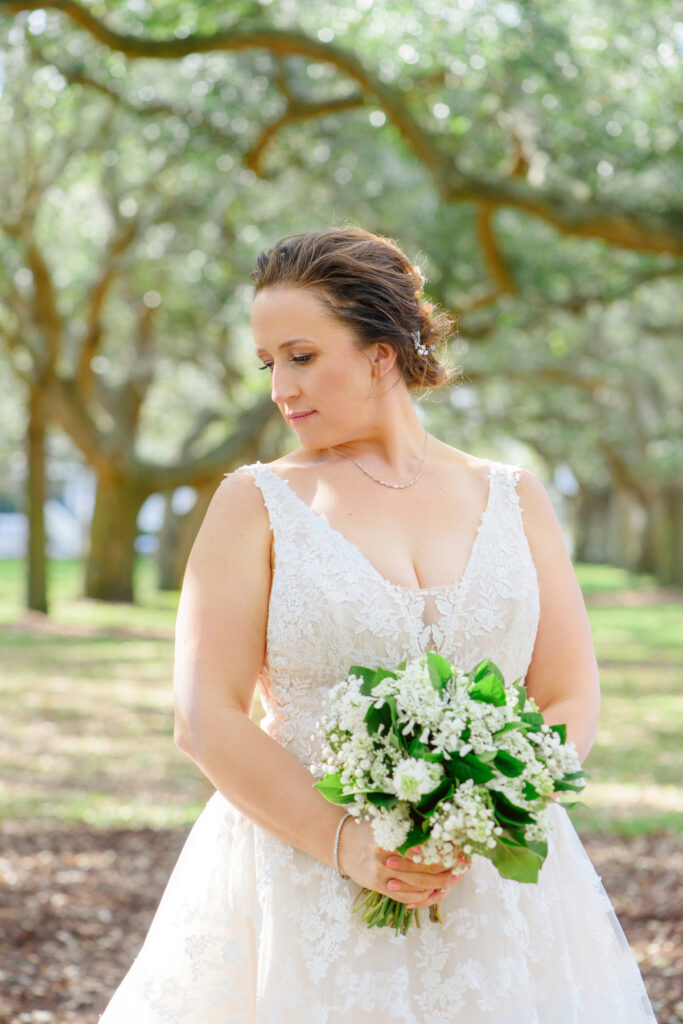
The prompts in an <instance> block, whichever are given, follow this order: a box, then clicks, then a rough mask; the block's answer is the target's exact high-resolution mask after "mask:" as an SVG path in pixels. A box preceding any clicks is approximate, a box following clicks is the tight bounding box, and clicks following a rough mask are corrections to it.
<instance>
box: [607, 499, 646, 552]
mask: <svg viewBox="0 0 683 1024" xmlns="http://www.w3.org/2000/svg"><path fill="white" fill-rule="evenodd" d="M644 518H645V517H644V515H643V511H642V507H641V505H640V502H639V501H638V500H637V499H636V498H635V496H634V495H633V493H632V492H631V491H630V490H627V489H626V488H624V487H621V486H619V484H618V483H617V484H615V486H614V490H613V491H612V493H611V495H610V500H609V509H608V522H607V527H608V532H607V537H606V551H605V555H606V559H605V560H606V561H607V562H609V564H610V565H618V566H619V567H620V568H622V569H628V570H629V572H636V571H637V568H638V559H639V555H640V548H641V535H642V529H643V522H644Z"/></svg>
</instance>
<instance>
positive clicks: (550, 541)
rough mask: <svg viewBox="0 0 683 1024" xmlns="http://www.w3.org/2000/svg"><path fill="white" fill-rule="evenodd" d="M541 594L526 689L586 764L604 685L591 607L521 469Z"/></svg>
mask: <svg viewBox="0 0 683 1024" xmlns="http://www.w3.org/2000/svg"><path fill="white" fill-rule="evenodd" d="M517 493H518V495H519V499H520V503H521V506H522V515H523V520H524V527H525V531H526V536H527V540H528V542H529V547H530V549H531V556H532V558H533V560H534V564H535V566H536V573H537V576H538V586H539V592H540V618H539V624H538V633H537V635H536V643H535V645H534V652H533V656H532V658H531V664H530V665H529V670H528V672H527V675H526V688H527V692H528V693H529V696H531V697H533V698H534V700H535V701H536V703H537V704H538V706H539V709H540V710H541V711H542V712H543V716H544V718H545V720H546V722H548V724H549V725H554V724H558V723H560V722H566V724H567V739H568V740H572V741H573V742H574V744H575V746H576V749H577V752H578V755H579V759H580V760H581V761H583V760H584V759H585V758H586V757H587V755H588V753H589V751H590V749H591V747H592V746H593V743H594V742H595V735H596V731H597V723H598V715H599V711H600V684H599V679H598V666H597V661H596V658H595V650H594V647H593V639H592V637H591V631H590V625H589V623H588V616H587V614H586V606H585V604H584V601H583V596H582V594H581V590H580V589H579V584H578V581H577V579H576V574H575V572H574V567H573V565H572V562H571V558H570V557H569V552H568V550H567V545H566V543H565V540H564V536H563V534H562V530H561V527H560V524H559V522H558V520H557V516H556V515H555V511H554V509H553V506H552V504H551V502H550V498H549V497H548V495H547V493H546V491H545V488H544V487H543V485H542V484H541V482H540V481H539V480H538V478H537V477H536V476H534V474H533V473H530V472H529V471H528V470H520V472H519V483H518V485H517Z"/></svg>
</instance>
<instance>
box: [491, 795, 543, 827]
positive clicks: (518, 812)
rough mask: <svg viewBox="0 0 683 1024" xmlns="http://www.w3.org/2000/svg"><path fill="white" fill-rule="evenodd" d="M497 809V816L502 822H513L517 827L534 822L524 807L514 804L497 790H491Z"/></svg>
mask: <svg viewBox="0 0 683 1024" xmlns="http://www.w3.org/2000/svg"><path fill="white" fill-rule="evenodd" d="M489 792H490V793H491V798H492V800H493V806H494V807H495V811H496V816H497V817H500V818H501V820H504V821H511V822H513V823H514V824H515V825H530V824H531V823H532V821H533V820H534V819H533V817H532V816H531V815H530V814H529V812H528V811H525V810H524V808H523V807H518V806H517V804H513V803H512V802H511V801H510V800H508V798H507V797H506V796H504V795H503V794H502V793H499V792H498V790H497V789H491V790H489Z"/></svg>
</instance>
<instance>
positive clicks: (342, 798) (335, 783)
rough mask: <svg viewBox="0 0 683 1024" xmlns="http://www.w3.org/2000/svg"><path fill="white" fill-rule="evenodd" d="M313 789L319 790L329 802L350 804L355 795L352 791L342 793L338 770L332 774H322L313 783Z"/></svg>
mask: <svg viewBox="0 0 683 1024" xmlns="http://www.w3.org/2000/svg"><path fill="white" fill-rule="evenodd" d="M313 788H314V789H318V790H320V792H321V793H322V795H323V796H324V797H325V799H326V800H329V801H330V803H331V804H350V803H353V801H354V799H355V797H354V795H353V794H352V793H344V791H343V790H342V784H341V776H340V774H339V772H336V773H335V774H334V775H331V774H328V775H324V776H323V777H322V779H318V781H317V782H315V783H314V784H313Z"/></svg>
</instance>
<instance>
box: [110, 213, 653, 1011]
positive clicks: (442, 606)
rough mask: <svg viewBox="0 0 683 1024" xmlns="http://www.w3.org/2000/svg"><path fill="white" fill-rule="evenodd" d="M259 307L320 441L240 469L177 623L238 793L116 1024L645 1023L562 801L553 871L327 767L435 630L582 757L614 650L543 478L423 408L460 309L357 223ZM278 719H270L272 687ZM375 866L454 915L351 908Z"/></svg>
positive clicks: (171, 887) (200, 834) (607, 910)
mask: <svg viewBox="0 0 683 1024" xmlns="http://www.w3.org/2000/svg"><path fill="white" fill-rule="evenodd" d="M252 277H253V279H254V283H255V289H256V294H255V299H254V303H253V312H252V323H253V335H254V340H255V348H256V354H257V356H258V357H259V359H260V360H261V366H262V368H263V370H264V372H265V373H267V374H268V375H269V376H270V382H271V389H272V399H273V401H274V402H275V403H276V404H277V406H278V408H279V410H280V412H281V413H282V415H283V417H284V418H285V419H286V420H287V422H288V423H289V425H290V426H291V428H292V430H293V431H294V432H295V434H296V437H297V440H298V442H299V447H298V448H297V449H296V450H295V451H294V452H292V453H291V454H289V455H286V456H285V457H284V458H281V459H276V460H275V461H274V462H272V463H269V464H262V463H260V462H257V463H254V464H252V465H249V466H244V467H242V468H241V469H240V470H237V471H235V472H234V473H231V474H229V475H228V476H227V479H225V480H224V481H223V483H222V484H221V485H220V486H219V487H218V489H217V491H216V494H215V495H214V497H213V500H212V502H211V505H210V507H209V509H208V511H207V514H206V517H205V519H204V522H203V524H202V526H201V529H200V531H199V534H198V536H197V539H196V541H195V544H194V547H193V549H192V553H191V555H190V559H189V562H188V566H187V571H186V574H185V579H184V582H183V588H182V593H181V597H180V604H179V609H178V619H177V626H176V649H175V696H176V731H175V738H176V743H177V745H178V746H179V748H180V749H181V750H182V751H183V752H185V753H186V754H187V755H189V756H190V757H191V758H192V759H193V761H195V762H196V764H197V765H198V766H199V767H200V768H201V770H202V771H203V772H204V773H205V774H206V775H207V776H208V778H209V779H210V780H211V782H212V783H213V785H214V786H215V789H216V792H215V794H214V796H213V797H212V798H211V799H210V800H209V802H208V804H207V806H206V808H205V809H204V811H203V812H202V814H201V815H200V817H199V819H198V821H197V822H196V824H195V826H194V828H193V829H192V831H191V833H190V835H189V837H188V839H187V842H186V844H185V847H184V848H183V851H182V853H181V855H180V858H179V860H178V863H177V865H176V867H175V869H174V871H173V874H172V876H171V879H170V881H169V884H168V887H167V889H166V892H165V893H164V896H163V899H162V901H161V903H160V906H159V908H158V911H157V914H156V916H155V918H154V921H153V923H152V926H151V928H150V931H149V933H148V935H147V938H146V940H145V943H144V945H143V947H142V949H141V951H140V953H139V955H138V957H137V958H136V960H135V962H134V963H133V965H132V967H131V969H130V970H129V972H128V974H127V975H126V977H125V979H124V980H123V981H122V983H121V985H120V986H119V988H118V989H117V991H116V993H115V994H114V996H113V998H112V1000H111V1002H110V1003H109V1006H108V1007H107V1009H106V1011H105V1013H104V1015H103V1017H102V1022H103V1024H131V1022H134V1024H363V1022H371V1021H372V1022H373V1024H389V1022H401V1024H453V1022H455V1021H458V1022H460V1021H461V1022H463V1024H484V1022H487V1024H605V1022H606V1021H609V1022H615V1024H616V1022H617V1021H618V1022H619V1024H641V1022H653V1021H654V1020H655V1018H654V1015H653V1013H652V1009H651V1007H650V1003H649V1001H648V998H647V995H646V993H645V989H644V986H643V983H642V980H641V977H640V974H639V972H638V968H637V966H636V963H635V960H634V958H633V956H632V954H631V951H630V950H629V947H628V944H627V942H626V939H625V937H624V934H623V931H622V929H621V927H620V925H619V923H618V921H617V918H616V916H615V914H614V911H613V909H612V907H611V905H610V902H609V900H608V898H607V895H606V893H605V891H604V889H603V887H602V885H601V882H600V879H599V877H598V876H597V875H596V873H595V871H594V869H593V867H592V865H591V863H590V861H589V859H588V857H587V855H586V853H585V851H584V849H583V847H582V845H581V843H580V841H579V838H578V836H577V834H576V832H575V830H574V829H573V827H572V825H571V823H570V821H569V819H568V817H567V813H566V811H565V810H564V809H563V808H562V807H561V806H559V805H555V806H553V807H552V809H551V815H552V818H553V822H554V834H553V836H552V837H551V841H550V844H549V853H548V857H547V859H546V861H545V863H544V865H543V868H542V869H541V872H540V874H539V880H538V882H537V883H536V884H521V883H517V882H514V881H510V880H506V879H503V878H501V877H500V876H499V875H498V874H497V872H496V871H495V869H494V868H493V867H492V865H491V864H490V862H489V861H487V860H485V859H484V858H481V857H478V856H476V855H475V856H473V857H472V861H471V866H470V868H469V870H467V871H465V872H464V873H463V874H461V875H458V874H452V873H451V871H450V870H447V869H445V868H444V866H443V865H439V864H436V865H424V864H421V863H419V862H418V861H417V860H415V859H413V857H412V854H411V852H410V851H409V852H408V854H407V856H406V857H402V856H400V855H399V854H398V853H397V852H396V851H391V850H384V849H381V848H379V847H377V846H376V844H375V842H374V838H373V833H372V829H371V826H370V824H369V823H368V822H365V821H357V820H355V819H353V818H350V819H348V818H346V817H345V815H344V814H343V811H342V810H341V809H340V808H339V807H337V806H334V805H333V804H331V803H328V802H327V801H326V800H325V798H324V797H323V796H322V795H321V794H320V793H319V792H318V791H317V790H316V789H315V788H314V787H313V782H314V781H315V778H314V766H315V763H316V761H317V759H318V754H319V753H320V750H319V744H318V740H317V739H316V738H315V735H314V733H315V726H316V721H317V720H318V719H319V718H320V717H321V716H322V714H323V713H324V709H325V695H326V693H327V692H328V691H329V689H330V688H331V686H332V685H333V684H334V683H335V682H337V681H338V680H340V679H342V678H343V677H344V676H345V675H346V672H347V670H348V668H349V666H350V665H352V664H364V665H384V666H386V667H393V666H395V665H396V664H398V662H399V661H401V660H402V659H403V658H411V657H417V656H419V655H420V654H423V653H425V652H426V651H428V650H436V651H439V652H440V653H442V654H444V655H445V656H446V657H448V659H449V660H451V661H453V662H454V663H456V664H457V665H459V666H461V667H465V668H466V669H467V668H471V667H472V666H473V665H474V664H476V663H477V662H478V661H479V660H481V659H482V658H484V657H490V658H492V659H493V660H494V661H495V662H496V663H497V664H498V665H499V666H500V667H501V669H502V671H503V672H504V674H505V676H506V678H510V679H512V680H514V679H516V678H523V679H524V681H525V684H526V688H527V691H528V693H529V694H530V695H531V696H533V697H534V698H535V700H536V702H537V703H538V705H539V707H540V708H541V710H542V711H543V714H544V716H545V719H546V721H547V722H549V723H559V722H565V723H566V724H567V733H568V739H569V740H571V741H573V743H574V744H575V746H576V749H577V751H578V754H579V757H580V759H581V760H583V759H585V757H586V755H587V754H588V752H589V751H590V749H591V746H592V744H593V742H594V739H595V735H596V725H597V719H598V709H599V685H598V670H597V666H596V660H595V654H594V650H593V644H592V640H591V634H590V629H589V625H588V620H587V616H586V611H585V607H584V604H583V600H582V596H581V592H580V590H579V587H578V583H577V580H576V576H575V574H574V571H573V567H572V564H571V561H570V558H569V555H568V552H567V548H566V545H565V543H564V539H563V536H562V532H561V530H560V526H559V524H558V521H557V519H556V517H555V514H554V512H553V509H552V506H551V504H550V501H549V499H548V497H547V495H546V493H545V491H544V489H543V487H542V485H541V484H540V482H539V481H538V480H537V479H536V477H535V476H533V474H531V473H529V472H528V471H526V470H523V469H519V468H517V467H514V466H508V465H505V464H503V463H500V462H495V461H492V460H487V459H481V458H476V457H474V456H472V455H469V454H467V453H466V452H464V451H460V450H458V449H456V448H453V447H451V446H449V445H447V444H445V443H443V442H441V441H440V440H438V439H437V438H436V437H433V436H431V435H429V434H428V433H427V432H426V431H425V430H424V428H423V427H422V425H421V423H420V420H419V418H418V416H417V413H416V410H415V407H414V405H413V401H412V395H411V393H412V392H413V391H415V390H419V389H420V388H425V387H428V388H434V387H437V386H439V385H441V384H445V383H449V382H450V380H451V374H450V372H449V371H448V370H447V368H446V367H445V366H444V365H443V364H442V363H440V362H439V359H438V349H439V347H440V345H441V344H442V343H443V342H444V341H445V339H446V336H447V333H448V329H449V326H450V323H449V321H448V319H447V317H445V316H444V315H443V314H437V312H436V311H435V309H434V308H433V307H432V306H431V305H430V304H429V303H428V302H427V301H426V299H425V298H424V296H423V293H422V285H423V283H424V279H423V278H422V275H421V274H420V271H419V270H418V269H417V268H416V267H414V266H412V264H411V263H410V261H409V260H408V259H407V257H406V256H405V255H404V254H403V253H402V252H401V250H400V249H399V248H398V247H397V246H396V245H395V244H394V243H393V242H392V241H390V240H388V239H386V238H383V237H381V236H377V235H373V234H370V233H368V232H365V231H362V230H360V229H356V228H345V229H329V230H325V231H319V232H312V233H308V234H299V235H292V236H288V237H286V238H284V239H281V240H280V241H279V242H278V243H277V244H276V245H275V246H274V247H273V248H272V249H271V250H269V251H268V252H264V253H261V254H260V255H259V257H258V260H257V266H256V269H255V271H254V273H253V275H252ZM257 684H258V685H259V688H260V692H261V697H262V701H263V704H264V707H265V710H266V715H265V718H264V720H263V722H262V723H261V725H260V727H259V726H258V725H256V724H255V723H254V721H253V720H252V719H251V718H250V712H251V708H252V702H253V698H254V693H255V688H256V685H257ZM361 887H367V888H369V889H374V890H376V891H378V892H381V893H384V894H386V895H390V896H391V897H393V898H394V899H395V900H399V901H401V902H404V903H406V904H407V905H408V906H411V907H418V908H425V907H429V906H431V905H433V904H440V909H441V917H442V918H443V922H442V923H437V922H434V923H432V922H431V921H430V920H425V918H424V917H423V919H422V924H421V927H420V928H417V927H415V926H413V928H411V929H410V931H409V932H408V934H407V935H396V934H395V933H394V932H393V930H392V929H390V928H383V929H368V928H367V927H366V926H365V925H364V924H363V923H362V922H361V921H360V920H359V918H358V915H357V914H352V912H351V906H352V904H353V901H354V898H355V897H356V895H357V894H358V892H359V891H360V888H361Z"/></svg>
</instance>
